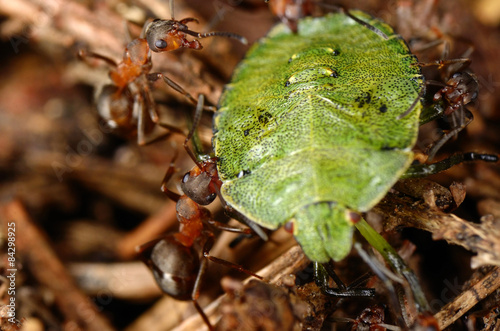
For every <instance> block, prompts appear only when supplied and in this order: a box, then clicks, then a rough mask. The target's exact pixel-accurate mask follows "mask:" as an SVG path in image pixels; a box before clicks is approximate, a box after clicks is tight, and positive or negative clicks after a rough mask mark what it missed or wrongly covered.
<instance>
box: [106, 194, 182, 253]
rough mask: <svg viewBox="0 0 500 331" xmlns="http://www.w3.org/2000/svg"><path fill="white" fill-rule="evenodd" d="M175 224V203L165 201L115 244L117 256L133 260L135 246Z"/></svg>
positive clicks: (157, 235) (153, 237)
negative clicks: (158, 208)
mask: <svg viewBox="0 0 500 331" xmlns="http://www.w3.org/2000/svg"><path fill="white" fill-rule="evenodd" d="M176 224H177V218H176V216H175V202H173V201H170V200H167V201H166V202H165V203H164V204H163V206H162V207H161V208H160V210H158V211H157V212H156V213H154V214H153V215H151V216H150V217H148V218H147V219H145V220H144V221H143V222H142V223H141V224H139V225H138V226H137V227H136V228H135V229H134V230H132V231H130V232H129V233H127V234H126V235H125V236H124V237H123V238H122V239H121V240H120V241H119V242H118V243H117V249H116V252H117V254H118V256H120V257H121V258H123V259H130V258H133V257H134V256H136V255H137V251H136V250H135V248H136V247H137V246H139V245H142V244H144V243H146V242H148V241H151V240H153V239H156V238H157V237H159V236H160V235H161V234H162V233H163V232H165V231H166V230H168V229H169V228H171V227H173V226H174V225H176Z"/></svg>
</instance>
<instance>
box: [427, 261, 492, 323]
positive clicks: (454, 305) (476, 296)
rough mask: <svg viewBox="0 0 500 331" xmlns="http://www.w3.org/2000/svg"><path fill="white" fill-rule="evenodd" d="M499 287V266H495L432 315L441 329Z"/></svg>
mask: <svg viewBox="0 0 500 331" xmlns="http://www.w3.org/2000/svg"><path fill="white" fill-rule="evenodd" d="M499 287H500V268H499V267H495V268H494V269H493V270H492V271H490V272H489V273H488V274H486V275H485V276H484V277H483V278H482V279H481V280H479V281H478V282H477V283H476V284H474V285H473V286H471V287H470V288H468V289H467V290H466V291H464V292H462V293H461V294H460V295H459V296H457V297H456V298H455V300H453V301H452V302H450V303H448V304H447V305H446V306H444V307H443V308H441V310H440V311H439V312H438V313H437V314H436V315H434V317H435V318H436V320H437V321H438V323H439V327H440V329H441V330H443V329H444V328H446V327H448V326H449V325H451V324H452V323H453V322H455V321H456V320H457V319H459V318H460V317H461V316H462V315H463V314H465V313H466V312H467V311H469V310H470V309H471V308H472V307H474V306H475V305H476V304H477V303H478V302H479V301H481V300H483V299H484V298H486V297H487V296H488V295H490V294H491V293H492V292H493V291H495V290H496V289H498V288H499Z"/></svg>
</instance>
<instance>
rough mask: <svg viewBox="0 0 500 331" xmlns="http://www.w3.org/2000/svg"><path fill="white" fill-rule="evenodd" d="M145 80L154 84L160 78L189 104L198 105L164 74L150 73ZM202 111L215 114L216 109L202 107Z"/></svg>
mask: <svg viewBox="0 0 500 331" xmlns="http://www.w3.org/2000/svg"><path fill="white" fill-rule="evenodd" d="M147 78H148V80H150V81H152V82H155V81H156V80H158V79H160V78H161V79H163V81H164V82H165V83H166V84H167V85H168V86H170V87H171V88H173V89H174V90H176V91H177V92H179V93H180V94H182V95H184V96H185V97H186V99H188V101H189V102H191V103H192V104H193V105H196V104H198V101H197V100H196V99H195V98H194V97H193V96H192V95H191V94H189V93H188V92H187V91H186V90H185V89H183V88H182V87H181V86H180V85H179V84H177V83H176V82H174V81H173V80H171V79H170V78H168V77H167V76H165V75H164V74H162V73H160V72H155V73H150V74H148V75H147ZM203 110H206V111H211V112H215V111H216V110H217V109H216V108H215V107H213V106H203Z"/></svg>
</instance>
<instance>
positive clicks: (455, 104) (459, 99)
mask: <svg viewBox="0 0 500 331" xmlns="http://www.w3.org/2000/svg"><path fill="white" fill-rule="evenodd" d="M470 62H471V61H470V59H468V58H459V59H451V60H438V61H435V62H431V63H422V64H421V66H422V67H428V66H437V67H438V70H441V76H442V79H443V80H444V81H445V83H443V82H440V81H434V80H427V81H426V84H427V85H435V86H439V87H441V89H439V90H438V91H437V92H436V93H435V94H434V96H433V101H434V102H435V103H436V104H438V105H439V103H440V102H441V104H442V107H443V110H442V111H441V112H437V115H440V114H441V113H444V115H446V116H451V120H452V122H453V123H452V124H451V127H452V129H451V130H449V131H448V132H447V133H445V134H443V135H442V136H441V138H440V139H439V140H438V141H437V142H436V143H435V144H434V145H432V146H431V147H430V148H429V150H428V153H427V154H428V160H432V158H433V157H434V156H435V155H436V153H437V151H438V150H439V149H440V148H441V147H442V146H443V145H444V144H445V143H446V142H447V141H448V140H449V139H451V138H452V137H454V136H455V135H456V134H458V133H459V132H460V131H462V130H463V129H464V128H465V127H466V126H467V125H469V123H470V122H472V120H473V119H474V116H473V115H472V113H471V112H470V111H469V110H468V109H467V107H466V105H468V104H470V103H472V102H474V101H475V100H476V98H477V96H478V93H479V83H478V81H477V79H476V76H475V75H474V74H473V73H470V72H467V71H464V69H465V68H467V67H468V66H469V64H470ZM456 65H458V66H459V67H458V69H457V67H456ZM454 66H455V67H454ZM445 67H446V70H442V69H443V68H445Z"/></svg>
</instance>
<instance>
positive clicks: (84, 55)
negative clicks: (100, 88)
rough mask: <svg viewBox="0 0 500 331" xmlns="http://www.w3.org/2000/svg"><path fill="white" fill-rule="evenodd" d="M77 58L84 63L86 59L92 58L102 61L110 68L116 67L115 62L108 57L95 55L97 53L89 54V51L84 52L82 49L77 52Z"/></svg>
mask: <svg viewBox="0 0 500 331" xmlns="http://www.w3.org/2000/svg"><path fill="white" fill-rule="evenodd" d="M78 57H79V58H80V59H81V60H83V61H86V60H87V58H94V59H98V60H102V61H104V62H106V63H107V64H108V65H110V66H112V67H116V66H117V65H118V64H117V63H116V62H115V60H113V59H112V58H110V57H107V56H105V55H101V54H97V53H94V52H89V51H87V50H84V49H80V50H79V51H78Z"/></svg>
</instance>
